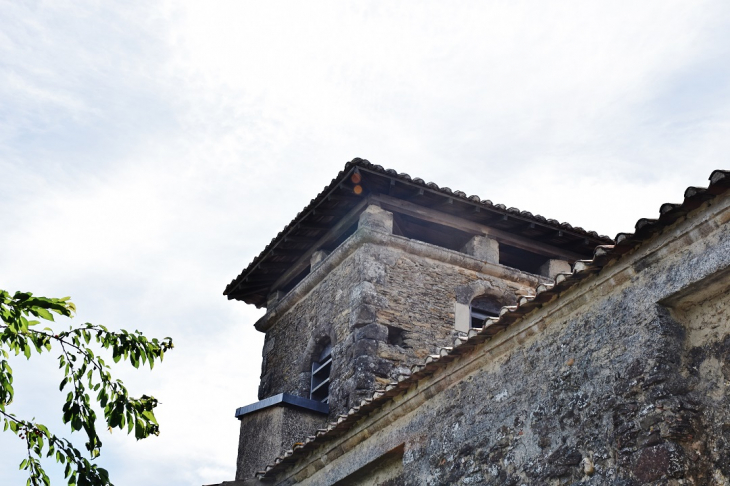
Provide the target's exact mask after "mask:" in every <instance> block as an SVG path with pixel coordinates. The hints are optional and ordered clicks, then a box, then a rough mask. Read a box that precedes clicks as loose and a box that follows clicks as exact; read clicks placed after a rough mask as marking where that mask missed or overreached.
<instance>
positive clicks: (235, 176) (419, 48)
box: [0, 1, 730, 485]
mask: <svg viewBox="0 0 730 486" xmlns="http://www.w3.org/2000/svg"><path fill="white" fill-rule="evenodd" d="M0 8H2V9H3V12H4V15H3V18H2V19H0V59H2V61H0V225H2V226H1V227H2V228H3V234H4V236H5V238H3V239H2V240H0V275H2V277H3V279H2V282H1V283H0V286H5V287H10V288H11V289H16V288H18V289H30V290H32V291H34V292H36V293H39V294H46V295H54V296H61V295H68V294H70V295H72V296H73V297H74V300H75V301H76V303H77V305H78V306H79V309H80V315H79V318H78V320H80V321H85V320H88V321H92V322H99V323H103V324H106V325H108V326H110V327H116V328H119V327H123V328H132V329H134V328H139V329H143V330H144V331H145V332H146V333H148V334H150V335H159V336H164V335H172V336H173V337H174V338H175V339H176V343H177V346H176V349H175V350H174V352H173V353H171V354H170V355H169V356H168V358H166V360H165V363H163V364H162V365H161V366H160V367H159V368H156V369H155V370H154V372H152V373H149V372H141V371H128V370H124V369H120V374H121V376H123V377H124V379H125V381H126V382H127V384H128V385H130V387H131V388H132V389H133V390H136V391H139V392H152V393H153V394H155V395H156V396H158V397H159V398H160V399H161V400H162V402H163V404H162V406H161V407H160V409H159V418H160V420H161V424H162V432H163V433H162V435H161V436H160V437H159V438H155V439H154V440H150V441H142V442H139V443H136V442H135V441H134V440H133V439H130V438H129V437H125V436H122V435H121V434H114V435H112V436H111V437H110V438H109V439H108V440H107V441H106V444H105V451H104V455H103V464H104V465H105V466H107V467H109V468H110V470H111V473H112V477H113V478H116V481H115V482H116V483H117V484H119V485H124V484H136V483H138V482H139V481H140V480H142V479H144V480H147V481H153V482H165V483H167V482H170V483H189V484H203V483H212V482H215V481H220V480H225V479H232V478H233V474H234V469H235V454H236V444H237V425H238V424H237V422H236V421H235V419H233V417H232V415H233V412H234V410H235V408H236V407H238V406H241V405H244V404H245V403H248V402H251V401H254V400H255V399H256V391H257V381H258V378H257V377H258V373H259V366H260V346H261V340H262V336H261V334H259V333H257V332H255V331H254V330H253V329H252V324H253V322H254V321H255V320H256V318H257V317H258V316H259V315H260V312H261V311H257V310H255V309H249V308H247V306H245V305H244V304H242V303H240V302H229V301H226V300H225V298H224V297H223V296H222V295H221V293H222V290H223V288H224V286H225V285H226V284H227V283H228V282H229V281H230V280H231V279H232V278H233V277H235V276H236V275H237V274H238V273H239V272H240V270H241V269H242V268H243V267H244V266H246V265H247V264H248V262H249V261H250V260H251V259H252V258H253V257H254V256H255V255H256V254H257V253H258V252H259V251H260V250H261V249H262V248H263V247H264V246H265V245H266V244H267V243H268V241H269V240H270V239H271V238H272V237H274V236H275V235H276V234H277V233H278V232H279V231H280V230H281V229H282V228H283V227H284V225H285V224H286V223H287V222H288V221H290V220H291V219H292V218H293V217H294V215H296V213H297V212H298V211H299V210H301V208H302V207H304V205H306V204H307V203H308V202H309V200H310V199H311V198H313V197H314V196H315V195H316V194H317V193H318V192H319V191H320V190H321V189H322V187H324V186H325V185H326V184H327V183H328V182H329V181H330V180H331V179H332V178H333V177H334V176H335V175H336V174H337V172H338V171H339V170H340V169H341V168H342V165H343V164H344V162H345V161H346V160H349V159H351V158H353V157H355V156H361V157H366V158H368V159H369V160H371V161H372V162H374V163H378V164H381V165H383V166H385V167H392V168H395V169H397V170H398V171H401V172H408V173H410V174H411V175H413V176H420V177H423V178H425V179H427V180H433V181H435V182H437V183H438V184H439V185H446V186H449V187H451V188H452V189H460V190H463V191H465V192H467V193H469V194H478V195H480V196H481V197H483V198H489V199H492V200H493V201H494V202H501V203H505V204H507V205H508V206H516V207H519V208H520V209H525V210H529V211H531V212H533V213H540V214H542V215H544V216H546V217H551V218H556V219H560V220H564V221H568V222H570V223H571V224H574V225H580V226H583V227H584V228H586V229H595V230H597V231H599V232H601V233H606V234H609V235H610V236H613V235H614V234H615V233H616V232H618V231H631V229H632V226H633V224H634V222H635V221H636V220H637V219H638V218H640V217H654V216H656V215H657V211H658V208H659V205H660V204H661V203H663V202H667V201H679V200H681V196H682V191H683V190H684V188H685V187H686V186H688V185H704V184H706V179H707V177H708V176H709V174H710V171H711V170H712V169H714V168H719V167H720V166H721V165H722V164H723V163H725V161H726V154H727V153H728V149H730V139H729V138H728V137H727V136H726V134H727V131H728V127H729V126H730V115H728V113H730V110H728V108H729V106H728V105H729V103H730V96H729V95H730V93H729V92H728V90H729V89H730V88H728V86H730V83H728V79H729V78H730V71H729V69H730V68H727V67H725V64H726V63H723V62H722V61H723V60H724V59H726V58H727V55H728V54H729V52H728V51H730V34H728V32H730V29H728V24H730V22H729V21H730V8H729V7H727V6H726V5H725V4H724V3H722V2H719V1H715V2H713V1H707V2H701V3H700V2H696V3H692V4H686V3H683V2H669V3H668V2H643V3H639V4H637V3H636V2H631V3H628V2H614V3H612V4H611V5H610V6H608V5H598V4H588V3H585V2H566V3H562V4H560V5H556V4H546V3H542V2H516V3H510V4H484V3H482V2H472V3H469V2H466V3H463V2H462V3H459V4H458V5H455V4H449V5H447V4H443V3H440V2H426V3H424V2H418V3H410V4H402V3H401V4H392V3H369V4H359V3H347V2H319V3H316V4H311V3H307V4H304V3H301V2H269V3H266V4H262V3H259V2H232V1H231V2H222V1H221V2H215V3H213V2H206V3H201V2H188V3H183V4H179V3H177V2H174V3H173V2H167V3H162V4H160V3H149V2H138V3H131V4H125V7H124V8H123V9H121V8H118V7H116V6H113V5H111V4H108V5H107V4H104V3H97V2H87V3H84V2H73V3H58V2H52V3H44V2H28V3H8V4H3V5H2V7H0ZM41 364H42V363H41ZM22 368H23V370H25V371H23V373H26V374H25V375H24V376H26V377H27V378H26V380H27V381H26V384H25V385H22V384H19V385H18V391H19V398H18V404H19V406H20V404H22V405H23V407H25V408H24V409H27V410H32V411H33V413H35V414H36V415H37V416H38V417H39V418H40V417H46V416H55V413H56V412H57V410H56V409H54V408H50V407H49V402H53V400H54V399H52V398H49V399H47V398H46V395H45V394H44V392H42V391H41V390H45V389H46V388H45V387H46V386H47V387H48V389H51V390H52V389H54V387H55V386H56V385H54V381H55V378H50V377H49V376H46V374H45V373H44V372H43V368H42V366H41V365H35V364H33V362H31V363H28V364H27V367H26V365H25V364H23V366H22ZM19 372H20V371H19ZM56 405H57V404H56ZM54 406H55V405H54ZM16 446H17V444H16V443H15V440H14V439H13V438H12V437H8V436H7V435H0V450H1V451H2V453H3V454H10V453H11V451H17V449H16ZM21 452H22V451H21ZM19 461H20V459H18V461H17V462H19ZM11 466H12V464H11ZM20 477H21V476H19V475H18V473H15V472H14V471H12V468H9V469H8V468H4V469H3V470H2V471H0V482H2V483H12V482H17V481H19V480H20V479H18V478H20Z"/></svg>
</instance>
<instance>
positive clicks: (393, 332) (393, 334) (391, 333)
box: [387, 326, 407, 348]
mask: <svg viewBox="0 0 730 486" xmlns="http://www.w3.org/2000/svg"><path fill="white" fill-rule="evenodd" d="M387 327H388V344H391V345H393V346H400V347H402V348H405V347H407V346H405V344H404V340H405V333H406V331H405V330H404V329H401V328H400V327H395V326H387Z"/></svg>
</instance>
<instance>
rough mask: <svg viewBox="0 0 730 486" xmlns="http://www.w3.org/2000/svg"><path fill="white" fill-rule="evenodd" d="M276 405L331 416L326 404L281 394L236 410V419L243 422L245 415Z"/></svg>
mask: <svg viewBox="0 0 730 486" xmlns="http://www.w3.org/2000/svg"><path fill="white" fill-rule="evenodd" d="M275 405H284V406H290V407H294V408H301V409H304V410H308V411H310V412H316V413H321V414H324V415H327V414H329V412H330V407H329V405H327V404H326V403H321V402H318V401H316V400H310V399H308V398H304V397H298V396H296V395H290V394H288V393H279V394H278V395H274V396H273V397H269V398H264V399H263V400H260V401H258V402H256V403H252V404H251V405H246V406H245V407H239V408H237V409H236V418H237V419H238V420H241V418H243V417H244V416H245V415H249V414H252V413H254V412H258V411H259V410H263V409H266V408H269V407H273V406H275Z"/></svg>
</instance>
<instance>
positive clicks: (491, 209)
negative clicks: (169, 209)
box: [223, 158, 612, 307]
mask: <svg viewBox="0 0 730 486" xmlns="http://www.w3.org/2000/svg"><path fill="white" fill-rule="evenodd" d="M355 171H357V172H358V173H360V174H361V175H362V177H363V178H364V179H368V178H369V179H368V180H367V181H366V182H369V183H370V184H369V186H371V187H372V189H373V190H383V189H385V190H390V184H388V181H390V183H391V184H396V183H397V185H398V186H399V188H400V190H402V191H415V192H417V193H419V192H420V194H423V195H424V196H423V198H424V199H426V200H430V199H429V198H432V199H433V198H436V197H438V198H441V199H442V200H443V199H444V198H448V200H449V201H450V202H451V203H452V204H450V205H449V207H451V208H453V209H449V210H448V211H451V212H452V213H453V214H461V215H462V217H467V218H488V217H490V215H491V216H493V217H496V216H498V218H496V219H498V221H497V223H498V224H500V225H502V229H503V230H506V231H509V232H514V233H521V234H524V235H525V236H527V237H528V238H532V239H535V241H543V242H544V243H549V244H552V245H555V246H561V247H565V248H570V249H571V250H572V251H574V252H575V253H579V254H585V255H589V254H590V251H591V250H592V248H593V247H594V246H596V245H598V244H607V243H612V240H611V239H610V238H609V237H607V236H602V235H599V234H598V233H596V232H595V231H587V230H585V229H583V228H580V227H574V226H571V225H570V224H568V223H561V222H559V221H557V220H555V219H548V218H546V217H544V216H541V215H539V214H533V213H530V212H528V211H520V210H519V209H517V208H512V207H510V208H508V207H506V206H505V205H504V204H494V203H492V201H490V200H487V199H481V198H480V197H479V196H474V195H472V196H467V194H466V193H465V192H462V191H453V190H451V189H450V188H448V187H439V186H438V185H436V184H435V183H433V182H425V181H424V180H423V179H421V178H419V177H411V176H410V175H408V174H405V173H398V172H397V171H395V170H393V169H384V168H383V167H381V166H379V165H375V164H371V163H370V162H368V161H367V160H364V159H359V158H356V159H353V160H352V161H350V162H348V163H346V164H345V167H344V169H343V170H342V171H341V172H340V173H339V174H338V175H337V177H335V178H334V179H332V181H331V182H330V184H329V185H327V187H325V188H324V190H322V192H320V193H319V195H318V196H317V197H315V198H314V199H312V200H311V201H310V203H309V204H308V205H307V206H306V207H305V208H304V209H303V210H302V211H301V212H299V214H297V216H296V217H295V218H294V219H293V220H292V221H291V222H290V223H289V224H288V225H287V226H286V227H285V228H284V229H283V230H282V231H281V232H279V234H278V235H276V237H275V238H273V239H272V240H271V242H270V243H269V244H268V245H267V246H266V248H264V250H263V251H262V252H261V253H260V254H259V255H258V256H257V257H256V258H254V260H253V261H252V262H251V263H250V264H249V265H248V266H247V267H246V268H245V269H244V270H243V271H242V272H241V273H240V274H239V275H238V276H237V277H236V278H234V279H233V280H232V281H231V283H230V284H228V285H227V286H226V289H225V291H224V292H223V294H224V295H227V296H228V298H229V299H240V300H243V301H245V302H247V303H250V304H255V305H257V306H259V307H261V306H263V305H265V304H266V295H267V293H268V292H270V291H271V290H277V289H272V288H271V287H270V285H271V284H272V283H273V282H275V281H276V280H277V278H278V277H279V276H280V275H281V274H283V273H284V272H285V271H286V269H287V268H288V266H291V264H293V263H294V262H295V261H296V260H297V258H298V257H299V256H301V255H302V254H303V253H304V252H305V250H306V249H307V248H308V245H309V246H311V245H312V244H314V243H315V242H316V241H317V240H318V238H319V237H320V236H321V235H322V234H324V233H325V232H326V231H327V230H328V229H329V228H330V227H332V226H333V225H334V224H335V223H336V222H337V221H338V220H339V219H341V218H342V216H343V215H345V214H346V213H347V212H348V211H349V210H350V209H352V208H354V207H355V206H356V205H357V203H359V202H360V201H362V197H360V196H356V195H355V194H353V193H352V188H351V186H352V184H351V183H350V177H351V175H352V174H353V173H354V172H355ZM363 186H364V187H368V185H367V184H365V183H363ZM366 191H367V189H366ZM364 195H365V194H363V196H364ZM475 208H478V209H479V212H478V213H475V211H474V209H475ZM467 210H468V211H467ZM460 211H461V212H460ZM463 213H468V214H463ZM485 224H488V225H489V224H493V223H490V222H486V223H485ZM528 226H529V229H527V227H528ZM528 232H529V233H528ZM548 238H549V241H547V240H548ZM295 239H298V240H300V243H295V242H294V241H293V240H295ZM301 240H303V241H301Z"/></svg>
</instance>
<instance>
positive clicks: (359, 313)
mask: <svg viewBox="0 0 730 486" xmlns="http://www.w3.org/2000/svg"><path fill="white" fill-rule="evenodd" d="M376 314H377V309H376V308H375V306H372V305H361V306H359V307H357V308H356V309H354V310H353V311H352V313H351V314H350V327H351V328H358V327H363V326H366V325H368V324H372V323H374V322H375V319H376V318H377V315H376Z"/></svg>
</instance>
